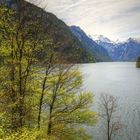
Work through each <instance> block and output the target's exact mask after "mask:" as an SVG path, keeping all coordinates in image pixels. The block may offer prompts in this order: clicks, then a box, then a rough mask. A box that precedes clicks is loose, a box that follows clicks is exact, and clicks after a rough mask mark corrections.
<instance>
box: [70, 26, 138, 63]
mask: <svg viewBox="0 0 140 140" xmlns="http://www.w3.org/2000/svg"><path fill="white" fill-rule="evenodd" d="M70 29H71V31H72V32H73V34H74V35H75V36H76V37H77V38H78V39H79V41H80V42H81V43H82V44H83V46H84V48H86V49H87V50H89V51H90V52H91V53H92V54H93V56H95V58H96V61H104V62H105V61H111V60H112V61H136V60H137V58H138V57H139V56H140V40H137V39H133V38H129V39H128V40H126V41H125V42H119V41H116V42H113V41H111V40H110V39H108V38H107V37H104V36H103V35H99V36H97V35H94V36H90V35H89V36H88V35H86V33H85V32H84V31H83V30H82V29H80V27H77V26H71V27H70Z"/></svg>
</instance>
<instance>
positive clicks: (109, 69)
mask: <svg viewBox="0 0 140 140" xmlns="http://www.w3.org/2000/svg"><path fill="white" fill-rule="evenodd" d="M80 69H81V71H82V73H83V78H84V88H85V89H86V90H88V91H92V92H93V93H94V95H95V97H94V105H93V108H94V109H95V110H96V111H97V112H98V111H99V110H98V102H99V96H100V95H101V94H110V95H113V96H115V97H117V98H118V105H119V106H118V114H119V117H120V120H121V121H122V123H123V124H124V125H125V128H123V129H122V130H121V133H120V136H119V137H116V139H117V140H129V139H130V140H140V69H138V68H136V64H135V63H133V62H108V63H96V64H83V65H82V66H81V68H80ZM90 131H91V132H92V131H93V134H94V140H105V139H104V138H103V137H104V133H102V132H103V130H102V127H101V124H100V120H99V123H98V124H97V126H96V127H95V128H94V129H90Z"/></svg>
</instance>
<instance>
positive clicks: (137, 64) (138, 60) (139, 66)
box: [136, 57, 140, 68]
mask: <svg viewBox="0 0 140 140" xmlns="http://www.w3.org/2000/svg"><path fill="white" fill-rule="evenodd" d="M136 67H137V68H140V57H138V59H137V63H136Z"/></svg>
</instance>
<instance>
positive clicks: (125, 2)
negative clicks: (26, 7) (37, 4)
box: [42, 0, 140, 40]
mask: <svg viewBox="0 0 140 140" xmlns="http://www.w3.org/2000/svg"><path fill="white" fill-rule="evenodd" d="M45 5H47V9H46V10H47V11H50V12H52V13H54V14H55V15H57V16H58V17H59V18H60V19H62V20H63V21H64V22H65V23H66V24H68V25H69V26H70V25H76V26H80V27H81V28H82V29H83V30H84V31H85V32H86V33H87V34H90V35H95V34H98V35H104V36H106V37H108V38H110V39H111V40H117V39H119V40H124V39H127V38H129V37H140V0H42V6H44V7H45Z"/></svg>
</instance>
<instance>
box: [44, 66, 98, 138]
mask: <svg viewBox="0 0 140 140" xmlns="http://www.w3.org/2000/svg"><path fill="white" fill-rule="evenodd" d="M47 85H48V87H49V88H48V90H47V92H46V95H45V100H46V105H45V106H46V108H47V113H48V116H47V118H46V119H47V125H48V128H47V132H48V135H55V136H57V137H59V138H60V139H66V138H67V139H70V137H72V136H73V135H75V139H76V138H77V137H80V134H81V133H80V132H81V131H80V130H82V125H83V124H86V125H94V124H95V122H96V119H97V115H96V113H95V112H93V111H92V110H90V109H89V106H90V105H91V104H92V98H93V94H92V93H87V92H82V91H81V90H80V88H81V85H82V77H81V74H80V73H79V71H78V70H77V68H76V66H73V65H66V64H65V65H57V67H56V68H55V69H54V71H53V72H52V73H51V74H50V75H49V77H48V81H47ZM83 133H84V132H83ZM76 135H77V137H76ZM85 136H86V134H85ZM82 137H83V136H81V137H80V139H82ZM83 139H84V137H83Z"/></svg>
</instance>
